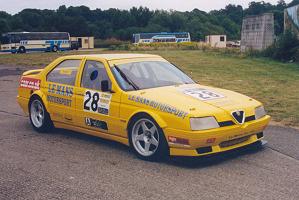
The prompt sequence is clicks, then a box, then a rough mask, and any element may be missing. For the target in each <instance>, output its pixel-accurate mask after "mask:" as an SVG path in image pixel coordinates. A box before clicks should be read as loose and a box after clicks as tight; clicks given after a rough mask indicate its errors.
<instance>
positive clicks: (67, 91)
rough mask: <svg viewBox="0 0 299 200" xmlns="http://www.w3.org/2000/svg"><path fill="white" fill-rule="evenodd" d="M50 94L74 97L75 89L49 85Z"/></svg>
mask: <svg viewBox="0 0 299 200" xmlns="http://www.w3.org/2000/svg"><path fill="white" fill-rule="evenodd" d="M48 92H49V93H52V94H58V95H62V96H67V97H72V96H73V94H74V88H73V87H69V86H64V85H58V84H52V83H49V85H48Z"/></svg>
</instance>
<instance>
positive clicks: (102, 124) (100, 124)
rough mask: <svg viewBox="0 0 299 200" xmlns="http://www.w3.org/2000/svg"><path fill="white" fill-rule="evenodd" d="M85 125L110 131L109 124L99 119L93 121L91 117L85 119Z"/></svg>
mask: <svg viewBox="0 0 299 200" xmlns="http://www.w3.org/2000/svg"><path fill="white" fill-rule="evenodd" d="M85 124H86V126H90V127H94V128H98V129H102V130H108V126H107V123H106V122H104V121H100V120H97V119H92V118H89V117H85Z"/></svg>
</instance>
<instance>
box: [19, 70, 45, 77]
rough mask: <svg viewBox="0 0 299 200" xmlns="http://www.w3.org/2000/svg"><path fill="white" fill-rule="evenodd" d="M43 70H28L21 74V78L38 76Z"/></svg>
mask: <svg viewBox="0 0 299 200" xmlns="http://www.w3.org/2000/svg"><path fill="white" fill-rule="evenodd" d="M42 70H43V69H34V70H29V71H26V72H24V73H23V74H22V76H28V75H35V74H39V73H40V72H41V71H42Z"/></svg>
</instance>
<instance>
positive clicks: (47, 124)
mask: <svg viewBox="0 0 299 200" xmlns="http://www.w3.org/2000/svg"><path fill="white" fill-rule="evenodd" d="M29 118H30V122H31V125H32V126H33V128H34V129H35V130H37V131H38V132H46V131H48V130H50V129H51V128H52V127H53V123H52V120H51V118H50V115H49V113H48V112H47V110H46V108H45V106H44V104H43V102H42V100H41V99H40V98H38V97H33V98H32V99H31V100H30V103H29Z"/></svg>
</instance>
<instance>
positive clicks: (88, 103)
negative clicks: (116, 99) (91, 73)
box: [83, 90, 112, 115]
mask: <svg viewBox="0 0 299 200" xmlns="http://www.w3.org/2000/svg"><path fill="white" fill-rule="evenodd" d="M111 96H112V95H111V94H107V93H103V92H96V91H92V90H86V91H85V95H84V102H83V109H84V111H87V112H95V113H100V114H104V115H108V114H109V108H110V101H111Z"/></svg>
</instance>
